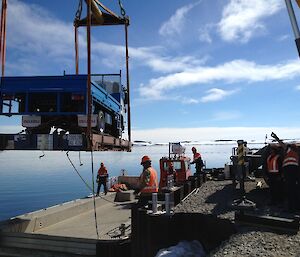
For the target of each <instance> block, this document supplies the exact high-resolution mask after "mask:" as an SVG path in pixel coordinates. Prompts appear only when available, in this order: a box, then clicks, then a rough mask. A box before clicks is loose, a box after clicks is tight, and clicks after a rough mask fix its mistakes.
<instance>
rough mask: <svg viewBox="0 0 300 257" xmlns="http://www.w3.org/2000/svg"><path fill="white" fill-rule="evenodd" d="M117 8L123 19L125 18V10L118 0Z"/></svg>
mask: <svg viewBox="0 0 300 257" xmlns="http://www.w3.org/2000/svg"><path fill="white" fill-rule="evenodd" d="M119 6H120V10H121V15H122V16H123V17H125V15H126V11H125V9H124V7H123V4H122V3H121V0H119Z"/></svg>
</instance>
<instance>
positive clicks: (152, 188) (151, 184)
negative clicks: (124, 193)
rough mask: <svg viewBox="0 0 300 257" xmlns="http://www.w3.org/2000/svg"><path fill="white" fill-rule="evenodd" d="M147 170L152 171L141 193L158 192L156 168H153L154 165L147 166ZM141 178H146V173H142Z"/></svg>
mask: <svg viewBox="0 0 300 257" xmlns="http://www.w3.org/2000/svg"><path fill="white" fill-rule="evenodd" d="M147 171H149V172H150V180H149V181H148V182H147V183H146V186H145V187H144V188H142V190H141V193H157V192H158V182H157V173H156V171H155V169H153V168H152V167H149V168H147ZM144 172H145V171H144ZM141 179H145V177H144V174H142V176H141Z"/></svg>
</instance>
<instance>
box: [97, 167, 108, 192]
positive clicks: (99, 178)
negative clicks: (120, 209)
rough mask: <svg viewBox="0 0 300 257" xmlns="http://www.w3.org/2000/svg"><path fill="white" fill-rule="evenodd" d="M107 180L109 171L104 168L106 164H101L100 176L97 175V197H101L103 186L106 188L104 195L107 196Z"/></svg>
mask: <svg viewBox="0 0 300 257" xmlns="http://www.w3.org/2000/svg"><path fill="white" fill-rule="evenodd" d="M107 178H108V172H107V169H106V167H105V166H104V163H103V162H101V165H100V168H99V170H98V174H97V183H98V187H97V196H99V192H100V187H101V185H103V187H104V193H105V194H107V185H106V182H107Z"/></svg>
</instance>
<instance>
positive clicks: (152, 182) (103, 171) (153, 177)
mask: <svg viewBox="0 0 300 257" xmlns="http://www.w3.org/2000/svg"><path fill="white" fill-rule="evenodd" d="M192 152H193V161H192V162H191V164H195V165H196V175H197V174H201V173H202V169H203V166H204V164H203V161H202V158H201V154H200V153H198V152H197V149H196V148H195V147H193V148H192ZM141 165H142V166H143V171H142V173H141V175H140V186H139V188H138V189H136V191H135V193H143V194H149V193H150V194H151V193H156V192H158V179H157V172H156V170H155V169H154V168H153V167H152V166H151V159H150V157H149V156H147V155H145V156H143V157H142V160H141ZM168 166H169V167H168V175H171V174H172V175H174V176H175V174H176V171H175V169H174V167H173V163H172V162H171V161H170V162H169V163H168ZM107 178H108V172H107V168H106V167H105V166H104V163H103V162H101V165H100V168H99V170H98V174H97V183H98V187H97V194H96V195H97V196H99V192H100V188H101V185H103V187H104V193H105V194H107Z"/></svg>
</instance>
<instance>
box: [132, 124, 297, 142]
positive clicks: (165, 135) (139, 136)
mask: <svg viewBox="0 0 300 257" xmlns="http://www.w3.org/2000/svg"><path fill="white" fill-rule="evenodd" d="M272 131H273V132H275V133H276V134H277V135H278V136H279V137H280V138H299V135H300V128H299V127H201V128H158V129H145V130H133V131H132V138H133V140H146V141H151V142H177V141H184V140H192V141H205V140H216V139H233V140H237V139H241V138H242V139H244V140H247V141H250V140H261V141H262V142H264V140H265V135H266V134H268V135H270V134H271V132H272ZM269 137H270V136H269Z"/></svg>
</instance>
